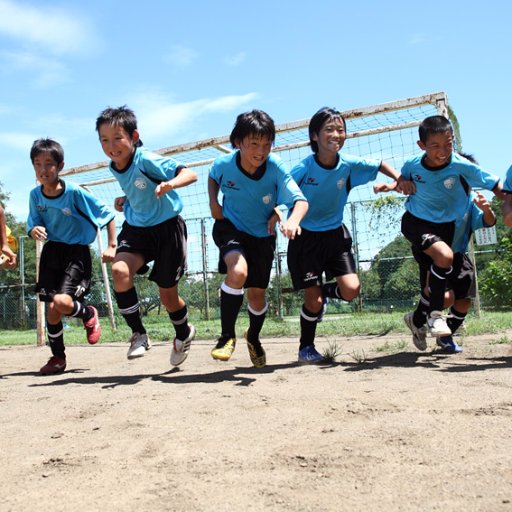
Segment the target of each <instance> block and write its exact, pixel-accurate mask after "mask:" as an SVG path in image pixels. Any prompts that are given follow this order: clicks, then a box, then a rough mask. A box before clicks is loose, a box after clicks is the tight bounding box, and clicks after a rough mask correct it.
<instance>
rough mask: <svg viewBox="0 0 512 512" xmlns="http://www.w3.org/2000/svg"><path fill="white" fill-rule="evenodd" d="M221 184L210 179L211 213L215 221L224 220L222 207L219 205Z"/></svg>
mask: <svg viewBox="0 0 512 512" xmlns="http://www.w3.org/2000/svg"><path fill="white" fill-rule="evenodd" d="M219 189H220V187H219V184H218V183H217V182H216V181H215V180H213V179H212V178H208V198H209V199H210V211H211V213H212V217H213V218H214V219H215V220H222V219H223V218H224V215H223V213H222V206H221V205H220V204H219Z"/></svg>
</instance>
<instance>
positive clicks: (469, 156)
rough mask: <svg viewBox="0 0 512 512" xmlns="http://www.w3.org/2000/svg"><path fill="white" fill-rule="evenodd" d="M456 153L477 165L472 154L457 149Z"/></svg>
mask: <svg viewBox="0 0 512 512" xmlns="http://www.w3.org/2000/svg"><path fill="white" fill-rule="evenodd" d="M457 153H459V155H460V156H462V157H464V158H465V159H466V160H469V161H470V162H471V163H472V164H475V165H479V163H478V162H477V159H476V158H475V156H474V155H472V154H470V153H462V152H461V151H457Z"/></svg>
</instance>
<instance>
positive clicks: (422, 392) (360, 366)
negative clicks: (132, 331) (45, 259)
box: [0, 332, 512, 512]
mask: <svg viewBox="0 0 512 512" xmlns="http://www.w3.org/2000/svg"><path fill="white" fill-rule="evenodd" d="M505 336H506V337H507V338H508V339H511V338H512V332H508V333H505V334H504V335H497V336H479V337H474V338H473V337H466V338H465V339H464V340H463V344H464V352H463V353H462V354H458V355H443V354H440V353H438V352H436V351H434V350H430V348H432V349H433V348H434V344H433V342H432V340H431V346H430V347H429V350H428V351H427V352H425V353H419V352H418V351H416V349H415V348H414V347H413V345H412V344H411V343H409V340H408V338H406V337H405V336H386V337H357V338H350V339H341V338H340V339H337V340H336V341H337V342H338V344H339V345H341V354H340V355H339V356H338V357H337V358H336V361H335V362H334V363H332V364H329V365H324V366H301V365H298V364H297V363H296V354H297V340H295V339H289V338H286V339H266V340H264V346H265V347H266V350H267V360H268V366H267V367H265V368H263V369H260V370H257V369H254V368H252V367H251V365H250V361H249V356H248V353H247V348H246V347H245V344H244V343H243V342H242V340H240V341H239V344H238V346H237V348H236V350H235V353H234V355H233V357H232V359H231V360H230V361H228V362H226V363H221V362H217V361H214V360H212V359H211V357H210V354H209V351H210V348H211V346H212V342H211V341H195V342H194V344H193V346H192V349H191V353H190V356H189V358H188V360H187V361H186V362H185V363H184V364H183V366H182V368H181V369H179V370H171V369H170V365H169V352H170V348H169V344H168V343H160V344H156V345H155V346H154V347H153V348H152V349H151V350H150V351H149V352H148V353H147V354H146V356H145V357H143V358H141V359H137V360H133V361H128V360H127V359H126V350H127V347H126V346H125V345H123V344H108V343H101V344H100V345H98V346H92V347H89V346H80V347H70V348H68V349H67V353H68V369H67V371H66V372H65V373H63V374H61V375H58V376H51V377H43V376H40V375H39V374H38V372H37V370H38V368H39V367H40V366H42V365H43V363H45V362H46V360H47V358H48V354H49V349H48V348H47V347H3V348H1V349H0V365H1V366H0V410H1V429H2V435H1V443H2V450H1V461H2V465H1V467H0V495H1V500H0V510H2V511H32V510H52V511H77V510H79V511H97V510H106V511H118V510H119V511H139V512H140V511H167V510H169V511H208V512H211V511H215V512H218V511H234V510H238V511H269V510H271V511H292V510H293V511H345V510H350V511H373V510H379V511H395V510H403V511H420V510H421V511H433V510H440V511H441V510H442V511H461V510H464V511H493V512H494V511H502V510H503V511H512V421H511V420H512V371H511V370H512V347H511V345H510V344H507V343H503V341H507V338H505ZM405 340H407V342H408V343H407V345H406V346H405V348H404V347H403V344H402V345H400V342H401V341H405ZM333 341H334V339H331V340H327V339H320V340H319V341H318V343H317V347H318V348H319V349H320V350H323V349H324V348H326V347H327V346H328V343H329V342H333ZM394 348H395V349H397V350H400V351H399V352H396V351H393V349H394ZM383 349H384V350H383Z"/></svg>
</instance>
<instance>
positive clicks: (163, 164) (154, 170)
mask: <svg viewBox="0 0 512 512" xmlns="http://www.w3.org/2000/svg"><path fill="white" fill-rule="evenodd" d="M142 166H143V169H144V171H145V173H146V175H147V176H148V178H150V179H152V180H153V181H155V182H158V183H161V182H162V181H168V180H172V179H173V178H174V177H175V176H176V173H177V172H178V170H179V169H183V168H184V167H185V166H184V165H180V164H178V162H177V161H176V160H174V159H172V158H169V157H165V156H160V155H158V154H157V153H151V152H149V151H146V152H144V153H143V160H142Z"/></svg>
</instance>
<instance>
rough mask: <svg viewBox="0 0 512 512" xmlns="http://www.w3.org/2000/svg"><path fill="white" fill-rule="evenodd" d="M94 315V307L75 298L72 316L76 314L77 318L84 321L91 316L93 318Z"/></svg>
mask: <svg viewBox="0 0 512 512" xmlns="http://www.w3.org/2000/svg"><path fill="white" fill-rule="evenodd" d="M93 315H94V313H93V311H92V309H91V308H90V307H89V306H86V305H85V304H82V303H81V302H79V301H77V300H75V301H74V302H73V311H72V312H71V315H70V316H75V317H77V318H81V319H82V320H83V321H84V322H87V320H89V318H92V317H93Z"/></svg>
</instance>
